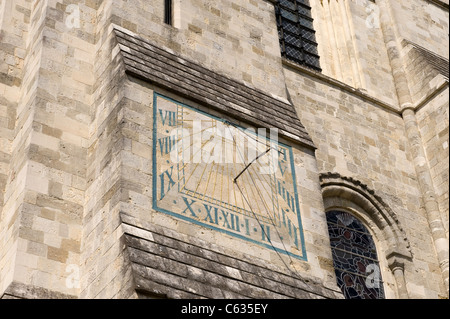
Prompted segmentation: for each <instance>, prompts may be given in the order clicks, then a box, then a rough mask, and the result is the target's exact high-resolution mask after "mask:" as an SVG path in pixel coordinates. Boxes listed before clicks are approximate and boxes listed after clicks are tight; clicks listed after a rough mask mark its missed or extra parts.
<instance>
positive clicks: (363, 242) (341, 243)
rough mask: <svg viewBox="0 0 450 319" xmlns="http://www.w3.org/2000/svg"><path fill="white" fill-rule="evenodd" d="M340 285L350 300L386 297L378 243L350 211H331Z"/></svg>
mask: <svg viewBox="0 0 450 319" xmlns="http://www.w3.org/2000/svg"><path fill="white" fill-rule="evenodd" d="M327 224H328V232H329V235H330V243H331V250H332V253H333V264H334V269H335V273H336V277H337V283H338V286H339V287H340V288H341V290H342V292H343V294H344V296H345V298H347V299H384V298H385V295H384V289H383V280H382V277H381V272H380V264H379V261H378V256H377V251H376V247H375V243H374V241H373V239H372V236H371V235H370V233H369V231H368V230H367V228H366V227H365V226H364V225H363V224H362V223H361V221H359V220H358V219H357V218H355V217H354V216H352V215H351V214H348V213H346V212H339V211H333V212H329V213H327Z"/></svg>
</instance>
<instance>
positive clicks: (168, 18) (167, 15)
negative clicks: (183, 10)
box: [164, 0, 173, 25]
mask: <svg viewBox="0 0 450 319" xmlns="http://www.w3.org/2000/svg"><path fill="white" fill-rule="evenodd" d="M172 1H173V0H164V23H166V24H170V25H172V11H173V8H172Z"/></svg>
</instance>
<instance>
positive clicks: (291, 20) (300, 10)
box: [275, 0, 321, 71]
mask: <svg viewBox="0 0 450 319" xmlns="http://www.w3.org/2000/svg"><path fill="white" fill-rule="evenodd" d="M275 10H276V14H277V25H278V35H279V37H280V46H281V54H282V56H283V57H284V58H286V59H288V60H290V61H293V62H296V63H298V64H301V65H304V66H306V67H308V68H311V69H314V70H317V71H321V68H320V63H319V53H318V51H317V43H316V35H315V33H316V32H315V31H314V27H313V19H312V16H311V7H310V6H309V0H278V1H277V3H276V6H275Z"/></svg>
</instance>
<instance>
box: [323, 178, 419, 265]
mask: <svg viewBox="0 0 450 319" xmlns="http://www.w3.org/2000/svg"><path fill="white" fill-rule="evenodd" d="M320 183H321V187H322V194H323V199H324V205H325V209H326V210H328V211H330V210H332V209H341V210H342V209H343V210H346V211H348V210H350V212H351V213H353V214H355V215H357V217H359V218H360V219H362V220H363V222H365V223H366V225H368V226H369V229H371V230H372V232H373V233H374V235H375V237H376V239H377V240H378V241H384V242H385V243H386V244H387V247H388V250H387V251H385V256H386V259H387V260H388V263H389V267H390V268H391V270H394V269H395V268H397V267H401V268H403V267H404V262H405V261H406V260H409V261H410V260H411V259H412V253H411V247H410V243H409V240H408V238H407V237H406V233H405V231H404V229H403V228H402V226H401V224H400V221H399V219H398V217H397V215H396V214H395V213H394V212H393V211H392V209H390V207H389V206H388V205H387V204H386V203H385V202H384V201H383V199H382V198H381V197H380V196H378V195H376V194H375V192H374V191H373V190H371V189H369V188H368V187H367V185H364V184H363V183H361V182H360V181H357V180H355V179H353V178H351V177H343V176H341V175H340V174H337V173H326V174H322V175H321V176H320Z"/></svg>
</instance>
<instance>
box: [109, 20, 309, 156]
mask: <svg viewBox="0 0 450 319" xmlns="http://www.w3.org/2000/svg"><path fill="white" fill-rule="evenodd" d="M114 32H115V34H116V39H117V41H118V43H119V44H120V50H121V54H122V56H123V60H124V64H125V70H126V72H127V73H128V74H130V75H133V76H135V77H138V78H140V79H143V80H145V81H149V82H151V83H154V84H155V85H157V86H160V87H163V88H164V89H167V90H169V91H172V92H174V93H176V94H179V95H181V96H183V97H186V98H189V99H191V100H193V101H195V102H198V103H201V104H203V105H205V106H207V107H211V108H212V109H215V110H216V111H218V112H222V113H225V114H228V115H231V116H233V117H235V118H236V119H238V120H242V121H244V122H247V123H249V124H251V125H253V126H255V127H258V128H267V129H270V128H277V129H278V130H279V134H280V135H281V136H282V137H284V138H287V139H289V140H291V141H295V142H296V143H300V144H302V145H303V146H306V147H309V148H313V149H315V148H316V147H315V145H314V143H313V141H312V139H311V137H310V136H309V135H308V133H307V131H306V129H305V127H304V126H303V125H302V123H301V122H300V119H299V118H298V115H297V113H296V111H295V109H294V106H293V105H291V104H288V103H285V102H283V101H281V100H279V99H276V98H274V97H272V96H270V95H268V94H266V93H264V92H262V91H259V90H257V89H254V88H250V87H248V86H246V85H245V84H243V83H240V82H237V81H235V80H231V79H229V78H227V77H225V76H223V75H221V74H218V73H215V72H212V71H210V70H208V69H206V68H204V67H202V66H200V65H198V64H196V63H194V62H191V61H188V60H186V59H184V58H181V57H179V56H177V55H175V54H173V53H171V52H169V51H167V50H164V49H161V48H159V47H157V46H155V45H153V44H151V43H150V42H148V41H146V40H145V39H143V38H141V37H139V36H137V35H134V34H132V33H131V32H128V31H126V30H122V29H118V28H117V27H116V28H115V29H114Z"/></svg>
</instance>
